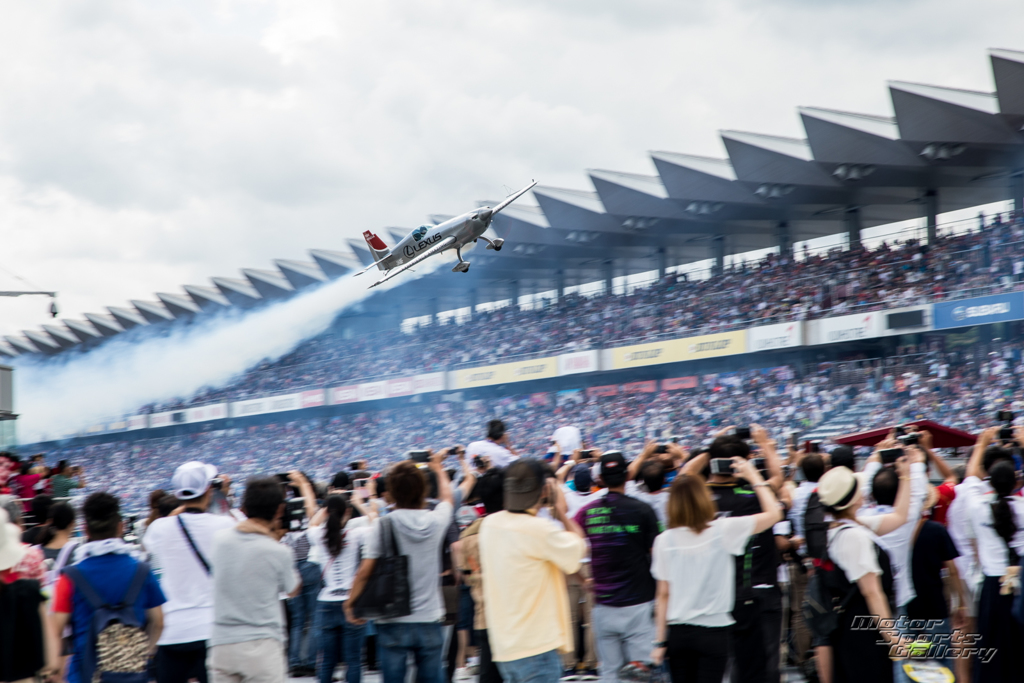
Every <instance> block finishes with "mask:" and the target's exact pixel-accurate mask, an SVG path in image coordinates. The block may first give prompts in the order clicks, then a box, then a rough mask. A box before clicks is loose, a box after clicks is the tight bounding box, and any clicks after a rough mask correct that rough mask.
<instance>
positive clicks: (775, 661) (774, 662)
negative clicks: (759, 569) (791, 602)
mask: <svg viewBox="0 0 1024 683" xmlns="http://www.w3.org/2000/svg"><path fill="white" fill-rule="evenodd" d="M754 593H755V594H756V595H757V602H758V605H759V606H760V608H761V634H762V635H763V636H764V653H765V654H764V681H765V683H779V681H780V680H782V673H781V672H780V671H779V660H780V658H781V654H782V648H781V645H782V590H781V589H780V588H779V587H778V586H771V587H770V588H755V589H754ZM737 656H740V655H739V654H738V653H737Z"/></svg>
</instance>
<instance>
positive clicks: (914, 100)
mask: <svg viewBox="0 0 1024 683" xmlns="http://www.w3.org/2000/svg"><path fill="white" fill-rule="evenodd" d="M889 94H890V96H891V97H892V106H893V109H894V110H895V111H896V121H897V122H898V123H899V127H900V137H901V138H902V139H904V140H907V141H914V142H923V143H953V144H956V143H977V144H988V145H1019V144H1020V143H1021V141H1022V139H1021V137H1020V135H1018V134H1017V132H1016V131H1015V130H1013V128H1011V127H1010V125H1009V124H1007V122H1006V121H1005V120H1004V119H1002V118H1000V117H999V116H998V113H999V102H998V100H997V99H996V96H995V95H994V94H991V93H983V92H975V91H973V90H958V89H954V88H940V87H937V86H933V85H921V84H918V83H901V82H892V83H890V84H889Z"/></svg>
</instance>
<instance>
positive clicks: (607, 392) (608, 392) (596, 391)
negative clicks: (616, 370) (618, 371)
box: [587, 384, 619, 397]
mask: <svg viewBox="0 0 1024 683" xmlns="http://www.w3.org/2000/svg"><path fill="white" fill-rule="evenodd" d="M617 393H619V385H618V384H606V385H605V386H602V387H588V388H587V397H591V396H615V395H616V394H617Z"/></svg>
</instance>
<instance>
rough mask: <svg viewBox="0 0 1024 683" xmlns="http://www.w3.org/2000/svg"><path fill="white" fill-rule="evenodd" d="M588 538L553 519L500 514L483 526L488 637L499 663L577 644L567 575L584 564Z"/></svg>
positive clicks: (488, 518) (567, 650)
mask: <svg viewBox="0 0 1024 683" xmlns="http://www.w3.org/2000/svg"><path fill="white" fill-rule="evenodd" d="M586 552H587V544H586V542H585V541H584V540H583V539H582V538H581V537H580V536H577V535H576V534H574V533H571V532H569V531H565V530H563V529H561V528H559V527H558V526H556V525H555V524H553V523H552V522H551V520H548V519H541V518H537V517H534V516H533V515H529V514H522V513H513V512H507V511H503V512H496V513H494V514H493V515H488V516H487V517H485V518H484V520H483V522H482V523H481V525H480V565H481V568H482V570H483V571H482V573H483V582H484V604H486V605H487V637H488V640H489V641H490V646H491V654H492V657H493V659H494V661H496V662H510V661H514V660H517V659H523V658H524V657H533V656H534V655H539V654H542V653H544V652H549V651H551V650H554V649H556V648H557V649H558V650H559V651H560V652H563V653H564V652H570V651H571V650H572V648H573V634H572V626H571V624H572V622H571V620H570V618H569V593H568V591H567V590H566V587H565V575H566V574H573V573H575V572H576V571H578V570H579V568H580V560H581V559H583V556H584V555H585V554H586Z"/></svg>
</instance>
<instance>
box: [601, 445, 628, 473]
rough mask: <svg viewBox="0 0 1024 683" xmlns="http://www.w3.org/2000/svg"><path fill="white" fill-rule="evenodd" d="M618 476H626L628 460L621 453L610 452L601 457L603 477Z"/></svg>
mask: <svg viewBox="0 0 1024 683" xmlns="http://www.w3.org/2000/svg"><path fill="white" fill-rule="evenodd" d="M617 474H621V475H622V476H626V458H624V457H623V455H622V452H621V451H608V452H607V453H605V454H604V455H602V456H601V476H602V477H606V476H608V475H612V476H614V475H617Z"/></svg>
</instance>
